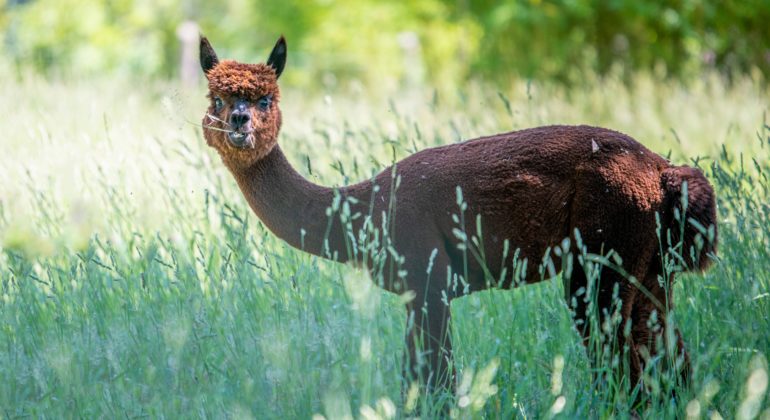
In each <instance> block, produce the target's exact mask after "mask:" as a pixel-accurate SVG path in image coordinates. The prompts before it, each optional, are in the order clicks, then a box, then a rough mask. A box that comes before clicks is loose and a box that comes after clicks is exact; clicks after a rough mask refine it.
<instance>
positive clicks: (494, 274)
mask: <svg viewBox="0 0 770 420" xmlns="http://www.w3.org/2000/svg"><path fill="white" fill-rule="evenodd" d="M286 56H287V48H286V41H285V40H284V38H283V37H281V38H280V39H279V40H278V42H277V43H276V45H275V47H274V48H273V50H272V52H271V53H270V56H269V58H268V60H267V62H266V63H265V64H262V63H259V64H243V63H239V62H236V61H231V60H224V61H219V59H218V58H217V55H216V53H215V51H214V49H213V48H212V46H211V44H210V43H209V41H208V40H207V39H206V38H203V37H202V38H201V41H200V62H201V66H202V68H203V71H204V73H205V75H206V78H207V79H208V87H209V93H208V97H209V99H210V101H211V102H210V106H209V108H208V109H207V111H206V114H205V116H204V117H203V121H202V124H203V133H204V137H205V139H206V142H207V143H208V145H209V146H211V147H213V148H214V149H216V151H217V152H218V153H219V155H220V156H221V158H222V161H223V163H224V164H225V166H226V167H227V168H228V169H229V171H230V172H231V173H232V175H233V176H234V178H235V181H236V182H237V184H238V186H239V188H240V189H241V191H242V193H243V195H244V196H245V198H246V200H247V201H248V203H249V205H250V207H251V209H252V210H253V211H254V213H255V214H256V215H257V217H259V219H260V220H262V222H263V223H264V224H265V226H267V228H268V229H270V230H271V231H272V232H273V233H274V234H275V235H277V236H278V237H280V238H281V239H283V240H284V241H286V242H287V243H288V244H290V245H291V246H293V247H296V248H299V249H301V250H303V251H305V252H308V253H311V254H313V255H317V256H320V257H323V258H329V259H333V260H335V261H338V262H343V263H344V262H351V263H353V264H357V265H359V266H361V267H364V268H365V269H367V270H368V271H369V272H370V273H371V274H372V278H373V279H375V281H376V282H377V283H378V285H379V286H380V287H382V288H383V289H385V290H387V291H390V292H394V293H399V294H402V295H404V296H409V297H411V299H405V300H408V302H406V305H405V306H406V311H407V320H408V321H407V333H406V344H407V352H406V353H405V358H406V359H405V362H404V374H405V378H406V379H407V380H409V379H415V380H418V381H419V383H421V384H422V386H423V387H425V388H427V389H428V390H433V389H452V388H453V387H454V371H453V368H452V364H451V357H452V346H451V341H450V334H449V333H448V331H447V329H448V327H449V321H450V311H449V304H450V302H451V301H452V299H454V298H457V297H460V296H463V295H467V294H469V293H472V292H475V291H478V290H483V289H486V288H489V287H500V288H504V289H507V288H511V287H515V286H518V285H520V284H527V283H534V282H538V281H541V280H545V279H548V278H551V277H553V276H555V275H556V274H557V273H558V271H559V270H558V269H554V270H550V271H549V270H545V271H544V270H543V269H542V267H543V266H544V265H543V264H540V262H541V261H545V260H547V259H548V258H550V257H551V256H553V255H554V254H555V252H552V251H551V250H554V249H557V248H558V249H563V248H564V246H562V245H560V244H564V243H566V241H569V245H567V247H568V248H569V252H570V253H571V255H578V254H580V252H581V251H582V252H584V253H585V252H588V253H592V254H597V255H598V254H602V255H607V253H608V251H609V250H612V252H613V253H615V254H616V255H618V256H620V257H621V258H622V261H623V266H622V270H620V269H615V270H613V269H609V268H604V269H603V270H602V271H601V282H600V284H599V285H598V287H596V288H595V289H594V293H595V294H596V296H595V299H596V300H595V301H594V305H590V304H589V301H590V299H589V297H588V295H589V293H586V290H587V289H589V290H590V286H589V284H588V281H587V278H588V277H587V274H586V272H585V270H583V269H581V268H580V267H579V266H578V265H577V264H575V268H574V269H573V270H572V273H571V276H570V281H569V284H568V285H565V288H566V290H565V293H566V294H567V295H568V296H567V298H568V299H569V300H570V301H571V302H574V305H575V307H574V313H573V317H574V319H575V321H576V325H577V326H578V329H579V331H580V332H581V333H582V335H583V337H584V342H587V338H588V337H589V336H590V334H591V328H590V325H591V323H590V322H588V315H589V311H591V310H596V311H597V312H596V313H599V314H600V315H599V316H600V317H606V316H609V315H608V314H609V313H610V312H612V309H613V307H619V312H617V313H616V314H619V316H620V317H621V318H620V319H621V324H620V325H622V326H626V328H620V330H624V329H626V330H627V331H626V332H625V333H623V334H620V333H619V334H617V336H616V337H614V338H613V340H615V341H613V342H615V343H621V344H623V345H624V346H626V347H627V350H628V356H627V357H628V358H629V359H630V363H629V366H630V381H631V384H632V385H633V384H636V383H638V381H639V380H640V378H641V372H642V371H643V368H644V364H645V361H646V360H648V358H645V357H643V356H644V355H649V354H654V352H655V345H654V344H655V340H658V342H660V341H661V340H668V338H667V337H669V336H673V337H674V338H675V340H676V341H677V342H676V343H675V345H674V346H673V348H674V349H675V350H674V352H675V354H671V355H669V356H671V357H675V358H679V360H680V362H681V363H684V364H685V365H687V364H688V363H689V362H688V357H687V353H686V352H685V350H684V346H683V344H684V343H683V341H682V339H681V335H680V334H679V331H669V332H670V333H672V334H665V333H664V332H665V331H666V330H667V324H666V312H667V311H666V310H664V308H661V307H660V303H661V302H667V305H668V302H671V301H672V296H671V288H667V287H663V286H662V285H661V284H660V282H659V280H658V277H659V276H660V275H662V274H664V270H663V263H662V262H661V259H662V255H661V250H662V249H668V248H667V246H668V245H666V244H665V243H664V245H663V248H662V247H661V243H660V242H659V239H658V234H657V229H658V228H657V223H660V224H661V226H662V227H663V229H664V230H666V231H670V234H671V236H672V237H673V238H674V240H675V241H680V240H681V244H680V246H681V248H680V249H681V250H683V251H682V252H681V255H682V258H681V264H682V265H683V266H684V268H685V269H686V270H690V271H702V270H704V269H706V268H707V267H708V266H709V264H710V261H711V259H710V256H711V255H713V254H714V253H715V252H716V225H715V222H716V214H715V208H716V206H715V199H714V192H713V189H712V187H711V186H710V185H709V182H708V181H707V180H706V178H705V177H704V176H703V174H702V173H701V172H700V171H699V170H697V169H693V168H689V167H684V166H683V167H676V166H672V165H671V164H670V163H669V162H668V161H667V160H665V159H663V158H662V157H660V156H658V155H657V154H655V153H653V152H651V151H650V150H648V149H646V148H645V147H644V146H642V145H641V144H640V143H638V142H637V141H635V140H634V139H632V138H631V137H629V136H626V135H624V134H621V133H619V132H615V131H611V130H608V129H604V128H598V127H589V126H548V127H539V128H531V129H525V130H521V131H515V132H510V133H503V134H496V135H493V136H489V137H482V138H477V139H473V140H468V141H465V142H462V143H457V144H451V145H446V146H440V147H435V148H430V149H426V150H422V151H420V152H417V153H415V154H413V155H411V156H409V157H407V158H405V159H403V160H401V161H399V162H398V163H396V164H395V165H393V166H392V167H389V168H387V169H385V170H383V171H382V172H381V173H380V174H379V175H376V176H375V177H373V178H372V179H370V180H367V181H364V182H360V183H357V184H353V185H349V186H345V187H340V188H336V189H332V188H326V187H323V186H320V185H316V184H313V183H311V182H310V181H308V180H306V179H304V178H303V177H302V176H301V175H300V174H299V173H298V172H297V171H295V170H294V169H293V168H292V166H291V164H290V163H289V161H288V160H287V159H286V157H285V156H284V153H283V152H282V151H281V148H280V146H279V145H278V144H277V140H278V132H279V129H280V127H281V122H282V120H281V111H280V109H279V106H278V105H279V102H280V90H279V88H278V82H277V81H278V78H279V76H280V75H281V73H282V71H283V69H284V66H285V63H286ZM685 184H686V185H685ZM685 192H686V193H687V195H686V197H685V198H686V207H684V206H683V204H684V201H685V200H683V199H682V196H683V194H684V193H685ZM460 195H461V196H462V200H459V198H460V197H459V196H460ZM460 213H462V214H460ZM685 214H686V218H687V220H688V221H689V223H687V224H683V223H680V222H679V219H681V218H682V215H685ZM458 215H459V216H462V217H459V216H458ZM477 224H480V225H481V226H483V231H482V232H477V233H475V234H473V236H474V237H473V238H471V236H470V234H469V233H467V232H473V231H474V229H472V227H475V226H476V225H477ZM711 226H713V228H710V229H712V230H711V231H710V233H711V235H710V237H711V239H712V240H710V241H708V240H705V239H704V237H703V236H702V235H701V233H702V232H705V231H704V228H709V227H711ZM578 236H579V238H578ZM661 237H663V238H665V237H666V233H661ZM664 242H665V241H664ZM578 243H579V244H581V245H580V246H581V248H578V245H577V244H578ZM674 243H676V242H674ZM696 245H699V246H697V247H696ZM560 246H561V248H560ZM684 250H687V252H685V251H684ZM690 250H692V251H693V252H690ZM696 251H699V252H696ZM665 252H667V251H665ZM707 254H708V255H707ZM553 266H554V265H551V267H553ZM669 280H671V281H673V275H671V278H670V279H669ZM667 307H668V306H667ZM592 308H593V309H592ZM655 319H657V320H658V322H660V325H662V326H663V328H662V329H661V328H653V326H652V325H651V322H649V321H654V320H655ZM628 323H630V324H631V328H630V332H629V331H628V328H627V324H628ZM615 347H623V346H615ZM658 347H659V346H658ZM666 348H670V347H666ZM626 360H628V359H626ZM682 371H683V372H685V373H683V375H686V372H687V371H688V369H687V366H685V367H684V368H683V370H682Z"/></svg>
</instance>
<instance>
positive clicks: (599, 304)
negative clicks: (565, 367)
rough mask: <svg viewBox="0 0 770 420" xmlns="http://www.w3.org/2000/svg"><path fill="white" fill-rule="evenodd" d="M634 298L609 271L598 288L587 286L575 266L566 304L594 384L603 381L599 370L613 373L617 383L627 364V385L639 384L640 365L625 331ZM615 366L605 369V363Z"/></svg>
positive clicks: (621, 280) (604, 273) (628, 286)
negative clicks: (589, 365) (624, 364)
mask: <svg viewBox="0 0 770 420" xmlns="http://www.w3.org/2000/svg"><path fill="white" fill-rule="evenodd" d="M635 299H636V293H635V289H634V288H633V286H630V285H629V284H628V283H627V282H626V281H625V280H624V279H623V278H622V276H620V275H618V274H617V273H615V272H612V271H610V270H608V269H605V270H603V271H602V273H601V276H600V278H599V281H598V285H590V286H589V284H588V279H587V277H586V274H585V272H584V271H583V270H582V268H581V267H577V268H576V269H575V270H574V271H573V273H572V276H571V278H570V279H569V294H568V302H567V304H568V306H569V307H570V310H571V311H572V317H573V320H574V321H575V328H576V329H577V330H578V332H579V333H580V334H581V336H582V339H583V345H584V346H586V351H587V352H588V357H589V359H590V361H591V364H592V366H593V368H594V369H593V372H594V381H595V382H596V383H598V382H599V381H603V380H605V379H606V377H604V375H599V372H601V371H602V370H604V371H605V372H610V371H614V373H613V374H614V375H615V376H616V378H615V379H616V381H621V380H622V377H623V363H624V362H626V361H627V362H628V370H629V381H630V384H631V385H632V386H633V385H634V384H636V382H637V381H638V378H639V372H640V369H641V365H640V362H639V356H638V354H637V353H636V346H635V344H634V341H633V336H632V334H631V333H630V331H628V330H627V324H628V323H629V321H630V319H631V309H632V307H633V303H634V300H635ZM626 357H628V359H625V358H626ZM608 358H609V359H608ZM615 363H617V365H616V366H614V367H612V368H610V369H607V366H606V365H607V364H611V365H614V364H615Z"/></svg>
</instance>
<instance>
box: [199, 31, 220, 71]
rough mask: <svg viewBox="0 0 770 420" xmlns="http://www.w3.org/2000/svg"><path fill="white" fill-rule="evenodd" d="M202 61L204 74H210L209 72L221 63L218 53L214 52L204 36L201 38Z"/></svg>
mask: <svg viewBox="0 0 770 420" xmlns="http://www.w3.org/2000/svg"><path fill="white" fill-rule="evenodd" d="M200 60H201V68H202V69H203V73H204V74H205V73H208V71H209V70H211V69H213V68H214V66H216V65H217V63H219V59H218V58H217V53H216V52H214V48H213V47H212V46H211V44H210V43H209V40H208V39H206V37H204V36H201V47H200Z"/></svg>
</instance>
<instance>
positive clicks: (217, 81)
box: [206, 60, 279, 102]
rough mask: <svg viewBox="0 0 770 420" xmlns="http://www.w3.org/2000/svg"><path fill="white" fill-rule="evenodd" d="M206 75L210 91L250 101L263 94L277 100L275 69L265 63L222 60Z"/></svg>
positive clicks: (254, 100) (257, 98)
mask: <svg viewBox="0 0 770 420" xmlns="http://www.w3.org/2000/svg"><path fill="white" fill-rule="evenodd" d="M206 77H207V78H208V80H209V90H211V91H212V92H217V93H220V94H222V95H227V96H230V97H239V98H243V99H246V100H248V101H251V102H256V101H257V100H259V98H261V97H263V96H265V95H273V101H274V102H277V101H278V95H279V89H278V77H276V74H275V69H274V68H273V67H271V66H269V65H267V64H262V63H259V64H245V63H239V62H237V61H233V60H224V61H221V62H219V63H218V64H217V65H216V66H214V67H213V68H212V69H211V70H209V71H208V72H207V73H206Z"/></svg>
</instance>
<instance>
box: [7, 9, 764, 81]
mask: <svg viewBox="0 0 770 420" xmlns="http://www.w3.org/2000/svg"><path fill="white" fill-rule="evenodd" d="M185 20H193V21H196V22H198V24H199V25H200V27H201V28H202V31H203V32H204V33H206V34H207V35H208V36H209V37H210V38H211V39H212V40H213V41H214V45H215V46H216V47H217V48H218V49H219V50H220V52H221V53H222V55H223V56H225V57H238V58H239V59H241V60H244V61H257V60H263V59H264V56H265V55H266V53H267V51H268V49H269V48H270V46H271V45H272V44H273V42H274V41H275V39H276V38H277V36H278V35H279V34H284V35H286V37H287V39H288V41H289V46H290V47H289V48H290V56H291V58H290V60H291V63H290V66H289V68H288V73H287V78H289V79H290V80H292V82H293V83H297V84H300V85H307V86H319V82H320V85H334V84H337V83H339V81H340V80H345V81H347V82H350V81H355V80H360V81H361V82H362V83H364V84H367V85H370V86H383V85H388V84H397V83H404V82H405V81H411V82H410V83H412V82H414V81H418V80H420V79H428V80H429V82H430V83H431V84H437V85H448V84H452V83H457V82H459V81H462V80H465V79H467V78H469V77H475V76H477V75H478V76H481V77H484V78H486V79H491V80H498V81H502V80H506V79H508V78H512V77H526V78H539V79H556V80H560V81H563V82H575V81H579V80H580V78H581V77H582V76H583V75H584V74H585V73H586V72H588V73H591V74H593V73H598V74H606V73H608V72H617V71H620V72H623V73H626V74H629V73H631V72H633V71H637V70H645V71H652V72H655V73H656V74H658V75H660V76H666V77H682V78H687V77H692V76H695V75H697V74H698V73H699V72H700V71H701V70H703V69H709V68H713V69H716V70H718V71H720V72H722V73H724V74H726V75H728V76H729V75H736V74H746V73H751V72H755V73H757V72H758V73H760V74H763V75H764V77H765V79H766V80H767V78H768V76H770V24H768V22H770V1H768V0H743V1H741V0H725V1H715V0H658V1H642V0H609V1H606V0H506V1H499V0H424V1H416V2H381V1H376V0H314V1H305V0H283V1H280V2H277V1H270V0H252V1H247V0H224V1H220V2H211V1H204V0H27V1H24V0H0V34H2V37H3V43H2V45H3V47H4V50H5V53H4V54H3V56H5V57H6V58H10V59H11V60H13V61H15V62H16V63H18V64H19V65H20V66H24V67H29V66H31V67H34V68H36V69H38V70H40V71H43V72H57V73H64V74H81V75H90V74H94V73H98V72H104V71H111V72H118V73H126V74H133V75H137V76H142V77H146V76H160V77H174V76H176V75H177V74H178V68H177V66H178V63H179V55H180V47H179V45H178V40H177V37H176V28H177V27H178V25H179V24H180V23H181V22H183V21H185Z"/></svg>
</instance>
